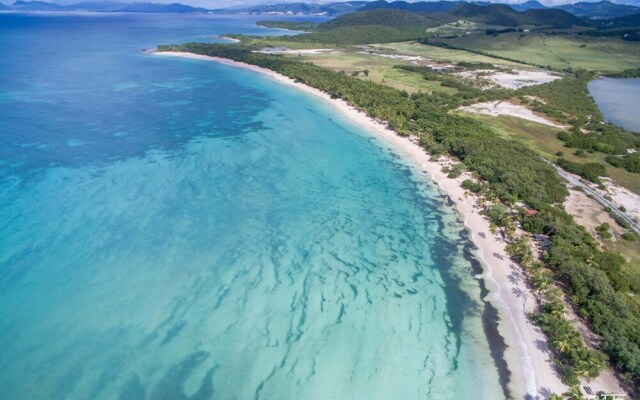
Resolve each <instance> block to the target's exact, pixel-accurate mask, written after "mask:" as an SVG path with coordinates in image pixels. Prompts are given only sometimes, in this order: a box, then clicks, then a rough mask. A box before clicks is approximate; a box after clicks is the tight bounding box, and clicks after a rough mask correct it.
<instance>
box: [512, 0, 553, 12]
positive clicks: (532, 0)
mask: <svg viewBox="0 0 640 400" xmlns="http://www.w3.org/2000/svg"><path fill="white" fill-rule="evenodd" d="M508 6H509V7H511V8H512V9H514V10H516V11H527V10H542V9H545V8H548V7H547V6H545V5H544V4H542V3H540V2H539V1H536V0H529V1H525V2H524V3H520V4H508Z"/></svg>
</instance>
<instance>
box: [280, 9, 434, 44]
mask: <svg viewBox="0 0 640 400" xmlns="http://www.w3.org/2000/svg"><path fill="white" fill-rule="evenodd" d="M437 25H440V22H439V21H437V20H435V19H432V18H429V17H427V16H425V15H423V14H417V13H413V12H410V11H404V10H381V9H376V10H371V11H359V12H353V13H349V14H345V15H342V16H340V17H338V18H336V19H333V20H331V21H328V22H325V23H323V24H319V25H317V26H315V27H314V29H313V31H312V32H313V33H310V34H305V35H297V36H292V37H286V40H292V41H302V42H312V43H335V44H363V43H385V42H398V41H406V40H412V39H417V38H420V37H422V36H424V35H425V32H426V30H427V29H428V28H431V27H434V26H437Z"/></svg>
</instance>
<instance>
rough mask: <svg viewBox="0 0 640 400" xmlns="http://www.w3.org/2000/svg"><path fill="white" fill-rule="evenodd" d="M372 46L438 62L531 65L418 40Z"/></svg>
mask: <svg viewBox="0 0 640 400" xmlns="http://www.w3.org/2000/svg"><path fill="white" fill-rule="evenodd" d="M373 47H375V48H378V49H382V50H386V51H389V52H396V53H398V54H405V55H409V56H422V57H425V58H428V59H431V60H434V61H439V62H452V63H456V62H460V61H468V62H483V63H490V64H501V65H506V66H509V67H514V68H516V67H517V68H524V69H531V66H528V65H525V64H520V63H516V62H511V61H505V60H500V59H497V58H493V57H488V56H483V55H480V54H474V53H469V52H467V51H463V50H450V49H444V48H441V47H435V46H427V45H424V44H420V43H418V42H414V41H411V42H401V43H385V44H378V45H373Z"/></svg>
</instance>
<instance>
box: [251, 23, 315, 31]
mask: <svg viewBox="0 0 640 400" xmlns="http://www.w3.org/2000/svg"><path fill="white" fill-rule="evenodd" d="M256 25H258V26H264V27H266V28H275V29H288V30H291V31H301V32H313V31H315V30H317V29H318V26H319V25H320V23H318V22H305V21H258V22H256Z"/></svg>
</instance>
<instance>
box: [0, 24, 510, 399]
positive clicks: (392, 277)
mask: <svg viewBox="0 0 640 400" xmlns="http://www.w3.org/2000/svg"><path fill="white" fill-rule="evenodd" d="M254 22H255V18H252V17H230V16H176V15H171V16H167V15H125V14H123V15H105V14H102V15H98V14H83V15H60V14H56V15H53V14H50V15H48V14H37V15H35V14H34V15H26V14H25V15H20V14H0V48H2V49H3V53H2V56H1V57H0V71H1V72H2V73H0V229H1V234H0V321H1V324H0V393H2V395H1V397H2V398H3V399H470V398H480V399H500V398H504V396H505V394H506V389H505V384H506V379H507V373H506V371H505V370H504V367H503V363H502V361H501V359H500V356H501V351H502V349H501V344H500V341H501V340H500V338H499V336H496V333H495V326H494V323H493V322H492V319H493V316H492V309H491V308H489V307H487V306H486V305H485V303H484V301H483V296H484V295H485V294H486V293H483V291H484V289H483V284H482V281H481V280H480V277H479V275H478V273H479V271H478V267H477V265H475V264H474V263H473V262H472V261H471V260H470V259H469V258H468V256H467V253H468V252H469V247H470V245H469V242H468V241H467V239H466V236H465V233H464V231H463V230H462V225H461V223H460V221H459V220H458V219H457V217H456V216H455V214H454V213H453V212H452V211H451V209H450V207H449V206H448V204H447V202H446V199H444V198H443V197H442V196H441V195H440V194H439V193H438V192H437V191H436V190H435V189H434V187H433V186H432V185H430V184H426V183H424V182H423V179H421V176H420V174H421V171H417V170H416V169H415V168H414V167H412V166H411V165H407V164H406V163H405V162H403V161H402V160H401V159H399V157H398V156H397V155H396V154H395V153H394V151H393V149H390V148H388V147H386V146H385V145H384V144H383V143H381V142H380V141H379V140H378V139H375V138H374V137H372V136H371V135H370V134H369V133H368V132H365V131H363V130H362V129H360V128H359V127H357V126H355V125H353V124H352V123H350V122H349V121H346V120H344V119H343V118H341V117H340V116H338V115H336V113H335V111H334V110H333V109H332V108H331V107H330V105H328V104H325V103H322V102H319V101H318V100H316V99H314V98H312V97H310V96H309V95H307V94H304V93H300V92H298V91H296V90H295V89H294V88H290V87H285V86H282V85H280V84H278V83H277V82H274V81H272V80H270V79H269V78H266V77H263V76H260V75H257V74H255V73H253V72H249V71H245V70H241V69H237V68H233V67H229V66H225V65H220V64H216V63H210V62H202V61H196V60H186V59H177V58H169V57H155V56H150V55H145V54H141V53H140V52H139V49H140V48H150V47H154V46H155V45H157V44H162V43H181V42H185V41H190V40H210V39H209V38H208V37H209V36H210V35H215V34H222V33H228V32H238V33H253V34H281V33H283V32H282V31H269V30H266V29H262V28H257V27H255V25H254Z"/></svg>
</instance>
